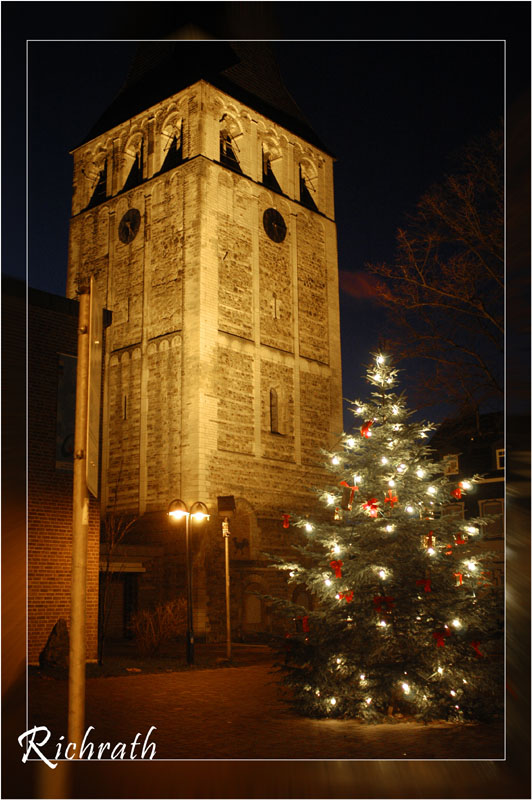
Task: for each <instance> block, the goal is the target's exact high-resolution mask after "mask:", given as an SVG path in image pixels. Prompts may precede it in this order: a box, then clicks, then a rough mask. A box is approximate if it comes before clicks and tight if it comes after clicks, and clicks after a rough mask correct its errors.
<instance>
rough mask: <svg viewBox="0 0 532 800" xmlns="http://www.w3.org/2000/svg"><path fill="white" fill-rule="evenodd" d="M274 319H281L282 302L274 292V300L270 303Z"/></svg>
mask: <svg viewBox="0 0 532 800" xmlns="http://www.w3.org/2000/svg"><path fill="white" fill-rule="evenodd" d="M270 307H271V310H272V317H273V319H281V301H280V300H279V298H278V297H277V295H276V293H275V292H272V299H271V303H270Z"/></svg>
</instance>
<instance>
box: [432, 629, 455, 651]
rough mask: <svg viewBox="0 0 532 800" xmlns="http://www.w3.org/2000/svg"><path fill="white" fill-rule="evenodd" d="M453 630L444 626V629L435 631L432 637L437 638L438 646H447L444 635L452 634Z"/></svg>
mask: <svg viewBox="0 0 532 800" xmlns="http://www.w3.org/2000/svg"><path fill="white" fill-rule="evenodd" d="M450 635H451V632H450V631H449V630H448V629H447V628H444V629H443V630H442V631H434V633H433V634H432V638H433V639H436V647H445V641H444V638H443V637H444V636H450Z"/></svg>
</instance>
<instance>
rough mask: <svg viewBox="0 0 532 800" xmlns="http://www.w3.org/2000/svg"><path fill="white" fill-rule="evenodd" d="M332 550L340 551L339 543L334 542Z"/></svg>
mask: <svg viewBox="0 0 532 800" xmlns="http://www.w3.org/2000/svg"><path fill="white" fill-rule="evenodd" d="M333 551H334V552H335V553H341V548H340V545H339V544H335V545H334V547H333Z"/></svg>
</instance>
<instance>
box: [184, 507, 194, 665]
mask: <svg viewBox="0 0 532 800" xmlns="http://www.w3.org/2000/svg"><path fill="white" fill-rule="evenodd" d="M189 525H190V514H189V513H187V514H186V516H185V542H186V560H187V664H193V663H194V627H193V617H192V565H191V563H190V542H189Z"/></svg>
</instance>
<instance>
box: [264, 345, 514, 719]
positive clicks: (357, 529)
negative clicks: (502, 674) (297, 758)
mask: <svg viewBox="0 0 532 800" xmlns="http://www.w3.org/2000/svg"><path fill="white" fill-rule="evenodd" d="M367 378H368V384H369V387H370V388H369V390H368V397H367V399H366V400H364V401H361V400H357V401H356V403H355V404H353V413H354V415H355V416H354V419H355V423H354V426H353V431H354V432H350V433H349V434H348V435H344V436H343V437H342V438H341V439H340V444H339V448H340V451H339V452H332V453H330V454H329V455H328V456H327V458H326V466H328V468H329V470H330V472H331V474H332V477H331V481H330V482H329V484H328V487H329V488H328V490H325V491H323V493H322V494H321V495H320V497H321V502H322V505H323V510H322V512H320V513H315V512H314V511H313V512H312V525H311V523H310V522H309V521H308V519H306V518H303V519H302V520H301V521H300V523H299V524H298V525H297V526H296V530H295V533H294V541H293V544H294V547H295V549H296V550H299V552H300V563H299V565H298V568H297V573H296V570H295V569H294V567H293V563H292V562H293V560H294V558H293V557H292V558H291V559H290V568H291V571H292V572H293V573H295V574H294V581H295V580H297V583H298V585H304V586H305V588H306V589H307V591H308V593H309V594H310V595H312V596H313V597H315V602H314V604H313V607H312V609H311V610H309V611H308V612H307V616H306V617H305V619H306V620H307V625H306V630H304V631H302V630H301V629H299V630H298V631H297V632H295V633H294V631H293V630H291V631H290V636H289V638H288V639H286V645H285V647H284V649H283V664H282V668H281V670H282V675H283V680H284V682H285V683H286V684H287V686H289V687H290V697H291V698H292V702H293V703H294V705H295V707H296V708H297V709H298V710H299V711H300V712H302V713H304V714H308V715H310V716H329V717H330V716H339V717H342V718H344V717H354V718H359V719H361V720H368V721H381V720H385V719H388V718H389V716H390V714H392V715H395V714H396V713H400V714H402V715H403V716H409V717H413V718H415V719H424V720H431V719H450V720H456V719H458V718H460V720H462V719H463V720H468V719H473V720H474V719H488V718H490V715H493V714H494V713H499V710H500V708H502V705H501V703H499V702H498V699H497V698H498V697H499V696H498V695H497V692H496V691H495V688H494V687H496V686H497V680H498V675H497V669H498V667H497V664H496V661H495V659H488V658H486V657H485V653H487V652H489V648H490V646H491V645H494V643H495V642H497V637H499V636H500V633H501V629H500V624H499V622H498V619H499V618H500V617H501V616H502V615H501V614H500V613H498V612H499V611H500V608H501V607H502V606H500V605H499V604H500V598H499V595H498V594H497V591H495V589H493V587H492V586H490V587H487V586H486V587H484V586H482V595H481V594H480V589H479V586H478V585H477V584H478V576H479V575H481V574H482V572H483V571H484V570H486V569H487V568H488V567H489V558H490V557H489V554H488V555H486V554H485V553H484V551H482V550H481V549H478V548H477V549H473V548H474V547H476V542H478V541H479V540H480V539H481V538H482V535H483V533H484V530H485V526H483V525H482V524H481V522H480V521H479V520H475V519H471V520H468V521H467V523H464V521H463V519H462V520H459V519H458V518H457V517H454V516H452V515H450V514H445V513H441V508H442V507H443V506H445V505H446V504H448V503H452V502H454V500H453V496H452V495H451V490H453V489H455V488H457V482H456V478H454V479H452V478H451V477H449V476H447V475H445V472H444V470H443V469H442V466H441V463H440V462H436V461H434V454H433V452H432V451H431V449H430V443H427V442H426V440H427V439H428V433H429V432H430V431H431V430H433V429H434V426H432V425H430V424H429V423H427V422H425V421H423V422H418V421H415V416H414V415H413V414H411V413H410V412H409V411H408V410H407V407H406V403H405V397H404V396H403V395H402V394H401V395H399V394H397V390H396V385H397V380H398V373H397V370H396V369H395V368H394V367H393V363H392V360H391V358H390V357H388V356H386V355H385V354H384V353H377V354H376V355H375V356H374V357H373V360H372V363H371V364H369V365H368V368H367ZM333 484H334V485H335V486H337V487H338V486H340V487H341V490H339V492H338V493H337V494H335V493H334V492H333V491H332V490H331V489H330V487H331V486H332V485H333ZM468 486H469V487H470V489H471V488H472V487H473V481H472V480H469V481H467V480H461V481H460V486H458V488H460V491H461V492H462V491H463V492H465V491H467V487H468ZM309 513H310V510H309ZM294 518H295V515H292V516H291V519H292V520H293V519H294ZM292 528H293V526H291V528H290V530H291V531H292ZM473 532H474V533H473ZM296 534H297V535H298V536H302V537H303V538H304V539H305V541H304V544H303V545H301V543H300V541H299V540H297V539H296ZM466 534H471V540H470V541H468V540H467V537H466ZM473 542H474V543H475V544H473ZM272 560H273V561H274V562H275V564H276V565H277V566H278V567H279V568H282V564H283V563H288V562H287V561H286V560H285V559H284V558H283V557H281V556H275V557H272ZM457 575H460V578H461V580H460V582H458V581H457ZM272 603H273V606H272V607H273V609H274V610H277V611H279V612H280V613H285V614H286V617H287V619H288V620H292V619H293V618H294V616H296V618H297V614H301V610H300V607H297V608H298V611H297V612H296V614H295V613H294V611H295V609H294V604H293V603H292V602H291V601H290V600H285V599H282V598H273V599H272ZM291 624H293V623H291ZM346 654H349V655H346ZM325 675H326V676H327V678H326V683H325V682H324V676H325ZM414 675H415V676H416V679H415V680H414V678H413V677H411V676H414ZM418 680H419V681H422V685H420V683H419V682H418ZM465 680H467V683H464V682H463V681H465ZM457 686H460V689H459V690H458V689H457V688H456V687H457ZM309 687H311V689H309ZM368 687H371V689H370V691H371V694H369V693H368ZM451 691H453V692H455V693H456V696H455V695H452V694H451ZM458 694H459V706H460V708H456V705H457V702H456V700H457V699H458ZM322 695H323V696H322ZM502 696H503V695H502V692H501V693H500V698H501V699H502ZM333 699H334V701H335V702H334V703H333V702H332V701H333ZM451 701H452V702H451Z"/></svg>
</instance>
